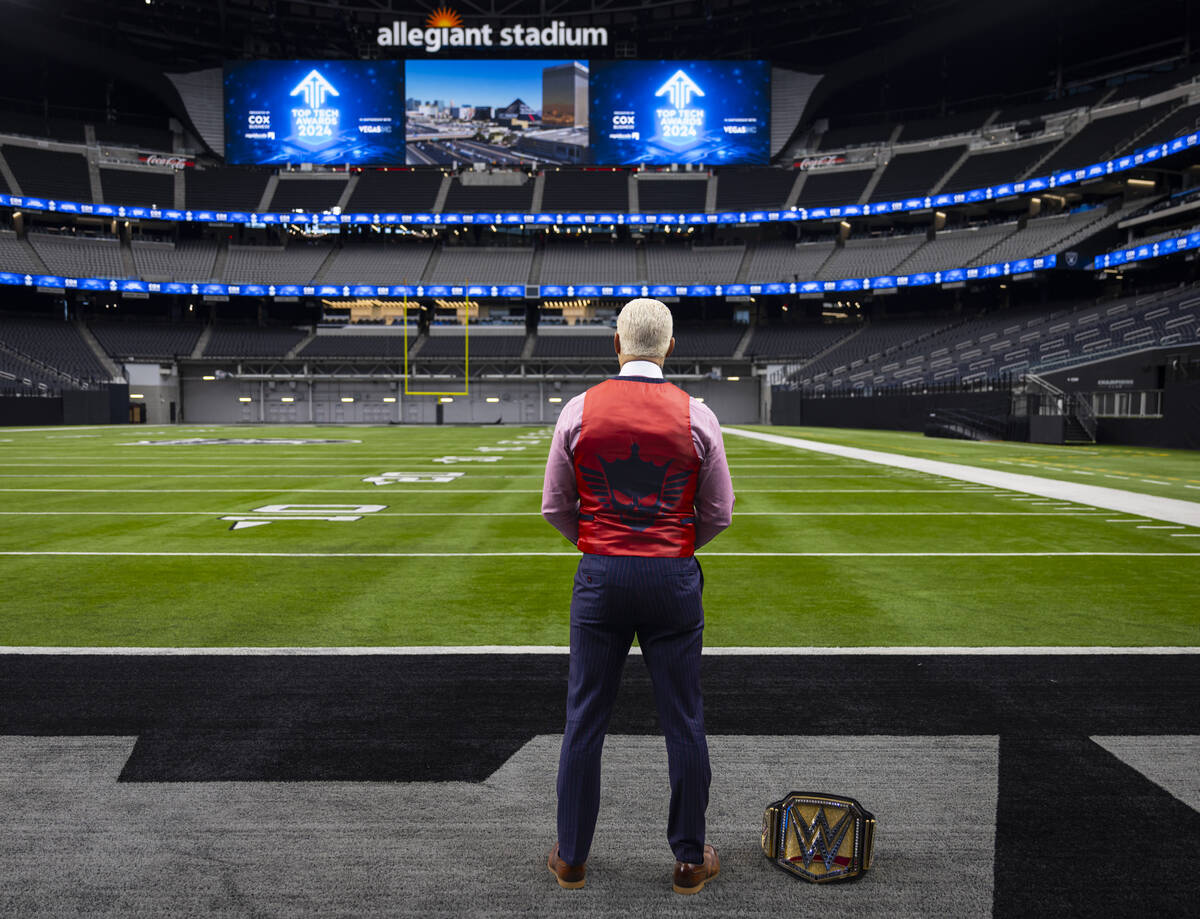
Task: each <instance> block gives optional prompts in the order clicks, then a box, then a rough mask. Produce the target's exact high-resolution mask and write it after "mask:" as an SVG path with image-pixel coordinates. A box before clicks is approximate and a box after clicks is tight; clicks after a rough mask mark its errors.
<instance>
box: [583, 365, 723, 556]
mask: <svg viewBox="0 0 1200 919" xmlns="http://www.w3.org/2000/svg"><path fill="white" fill-rule="evenodd" d="M699 470H700V458H699V457H698V456H696V447H695V445H694V444H693V443H692V419H691V404H690V402H689V400H688V394H687V393H685V392H684V391H683V390H682V389H680V388H679V387H678V386H675V385H673V384H671V383H667V382H665V381H664V382H647V381H646V380H645V378H642V377H617V378H615V379H611V380H605V381H604V382H603V383H600V384H599V385H597V386H593V387H592V388H591V389H589V390H588V391H587V394H586V395H585V396H584V400H583V424H582V427H581V428H580V431H579V440H578V441H577V442H576V444H575V482H576V485H577V486H578V488H579V548H580V549H581V550H582V551H584V552H588V553H591V554H593V555H641V556H663V557H668V558H686V557H688V556H690V555H691V554H692V553H693V552H694V551H695V547H696V525H695V508H694V506H693V501H694V499H695V497H696V479H697V474H698V472H699Z"/></svg>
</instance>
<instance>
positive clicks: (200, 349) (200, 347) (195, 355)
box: [188, 322, 213, 361]
mask: <svg viewBox="0 0 1200 919" xmlns="http://www.w3.org/2000/svg"><path fill="white" fill-rule="evenodd" d="M212 333H213V327H212V323H211V322H210V323H209V324H208V325H206V326H205V327H204V328H203V329H201V330H200V336H199V337H198V338H197V339H196V346H195V347H194V348H192V353H191V354H189V355H188V357H189V358H190V359H191V360H193V361H197V360H199V359H200V358H201V357H202V356H203V355H204V349H205V348H207V347H208V341H209V339H210V338H212Z"/></svg>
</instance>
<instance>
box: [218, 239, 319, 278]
mask: <svg viewBox="0 0 1200 919" xmlns="http://www.w3.org/2000/svg"><path fill="white" fill-rule="evenodd" d="M332 251H333V249H332V248H331V247H329V246H325V245H320V244H317V243H309V244H305V243H292V245H290V246H287V247H286V248H285V247H283V246H230V247H229V258H228V259H227V260H226V262H225V271H224V273H223V276H222V278H221V280H223V281H225V282H227V283H229V284H288V283H291V284H304V283H307V282H308V281H311V280H312V279H313V276H314V275H316V273H317V269H319V268H320V267H321V263H322V262H324V261H325V259H326V258H327V257H328V256H329V254H330V253H331V252H332Z"/></svg>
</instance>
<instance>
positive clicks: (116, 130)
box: [94, 122, 174, 153]
mask: <svg viewBox="0 0 1200 919" xmlns="http://www.w3.org/2000/svg"><path fill="white" fill-rule="evenodd" d="M94 128H95V131H96V140H97V141H99V142H100V143H102V144H113V145H119V146H123V147H136V148H137V149H139V150H149V151H153V152H162V153H169V152H170V151H171V148H172V147H173V146H174V139H173V138H172V136H171V132H170V131H169V130H167V129H166V128H151V127H143V126H142V125H136V124H124V123H122V124H117V123H116V122H100V123H98V124H96V125H94Z"/></svg>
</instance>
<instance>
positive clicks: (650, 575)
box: [542, 299, 733, 893]
mask: <svg viewBox="0 0 1200 919" xmlns="http://www.w3.org/2000/svg"><path fill="white" fill-rule="evenodd" d="M671 331H672V323H671V311H670V310H669V309H667V307H666V306H665V305H664V304H662V303H660V302H659V301H658V300H647V299H638V300H632V301H630V302H629V303H627V304H626V305H625V308H624V309H622V310H621V313H620V315H619V316H618V317H617V334H616V336H615V338H614V339H613V344H614V346H615V347H616V351H617V358H618V360H619V361H620V364H621V372H620V375H619V376H617V377H614V378H612V379H609V380H605V381H604V382H603V383H600V384H599V385H597V386H593V387H592V388H591V389H589V390H588V391H587V392H585V393H584V394H583V395H581V396H576V397H575V398H574V399H572V400H571V401H570V402H568V403H567V404H566V405H565V406H564V407H563V410H562V414H561V415H559V418H558V425H557V426H556V427H555V430H554V439H553V441H552V443H551V446H550V457H549V459H548V460H547V462H546V480H545V485H544V487H543V490H542V516H544V517H545V518H546V519H547V520H548V521H549V522H550V523H552V524H553V525H554V526H555V527H556V528H557V529H558V530H559V531H560V532H561V533H562V534H563V535H564V536H565V537H567V539H569V540H570V541H571V542H573V543H576V544H577V545H578V546H579V549H580V550H581V551H582V552H583V558H582V559H581V560H580V562H579V569H578V571H577V572H576V573H575V588H574V593H573V595H572V597H571V660H570V672H569V676H568V679H567V726H566V732H565V733H564V735H563V744H562V753H561V755H560V757H559V763H558V842H557V843H555V845H554V848H553V849H552V850H551V851H550V858H549V862H548V864H549V867H550V871H551V872H552V873H553V874H554V876H555V878H556V879H557V880H558V883H559V885H561V886H562V887H568V888H575V887H582V886H583V884H584V878H585V874H586V871H587V866H586V862H587V857H588V850H589V849H590V847H591V844H592V833H593V832H594V831H595V829H596V816H597V813H598V812H599V809H600V754H601V752H602V750H603V748H604V735H605V731H606V730H607V728H608V718H609V715H610V714H611V712H612V707H613V702H614V700H615V699H616V695H617V687H618V685H619V683H620V680H621V671H622V669H623V668H624V665H625V658H626V656H627V655H628V654H629V648H630V645H631V644H632V643H633V637H634V635H635V634H636V635H637V638H638V642H639V644H640V645H641V649H642V657H643V659H644V660H645V663H646V667H647V669H648V670H649V671H650V680H651V683H652V684H653V686H654V699H655V703H656V705H657V706H658V713H659V719H660V720H661V722H662V726H663V733H664V734H665V735H666V740H667V758H668V762H669V771H670V778H671V806H670V811H669V815H668V818H667V838H668V840H669V841H670V844H671V849H672V850H673V851H674V853H675V859H676V861H675V874H674V878H673V883H672V887H673V888H674V890H675V892H676V893H696V892H698V891H699V890H700V889H701V888H702V887H703V886H704V884H705V882H707V881H709V880H712V879H713V878H714V877H716V875H717V872H718V871H719V870H720V867H721V863H720V860H719V859H718V857H717V852H716V849H714V848H713V847H712V846H711V845H708V844H706V843H705V840H704V812H705V809H706V808H707V807H708V786H709V781H710V779H711V773H710V771H709V765H708V744H707V742H706V740H705V736H704V701H703V698H702V697H701V694H700V648H701V644H702V633H703V630H704V608H703V606H702V604H701V600H700V593H701V590H702V588H703V586H704V575H703V573H702V572H701V570H700V564H699V562H697V561H696V558H695V556H694V555H693V552H694V550H695V549H697V548H699V547H700V546H702V545H704V544H705V543H707V542H708V541H709V540H711V539H712V538H713V537H714V536H716V535H717V534H718V533H720V532H721V531H722V530H724V529H725V528H726V527H727V526H729V524H730V521H731V513H732V510H733V485H732V483H731V482H730V479H729V466H728V464H727V463H726V461H725V445H724V443H723V442H722V440H721V429H720V426H719V425H718V423H717V418H716V416H715V415H714V414H713V413H712V411H711V410H710V409H708V408H707V407H706V406H705V405H703V404H702V403H700V402H698V401H696V400H695V399H691V398H689V397H688V395H687V393H685V392H684V391H683V390H681V389H679V388H678V387H677V386H674V385H673V384H671V383H668V382H666V381H665V380H664V379H663V375H662V366H663V362H664V361H665V360H666V358H667V356H668V355H669V354H670V353H671V352H672V351H673V350H674V348H675V339H674V338H672V337H671Z"/></svg>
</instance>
